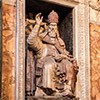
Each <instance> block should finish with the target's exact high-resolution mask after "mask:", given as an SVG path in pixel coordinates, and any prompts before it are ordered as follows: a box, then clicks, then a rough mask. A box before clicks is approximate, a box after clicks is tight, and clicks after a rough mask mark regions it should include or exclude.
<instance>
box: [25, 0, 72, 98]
mask: <svg viewBox="0 0 100 100" xmlns="http://www.w3.org/2000/svg"><path fill="white" fill-rule="evenodd" d="M52 10H54V11H56V12H57V13H58V15H59V23H58V29H59V33H60V37H61V38H62V39H63V40H64V42H65V45H66V50H67V51H69V52H70V54H72V55H73V23H72V20H73V16H72V10H73V9H72V8H69V7H65V6H63V5H58V4H55V3H51V2H46V1H43V0H26V18H28V19H33V20H34V19H35V16H36V14H37V13H40V12H41V13H42V15H43V17H44V18H43V22H46V21H47V16H48V14H49V13H50V12H51V11H52ZM29 13H32V14H33V18H31V17H30V16H29ZM26 63H27V57H26ZM26 65H27V64H26ZM28 70H30V72H31V71H32V70H33V71H34V69H32V70H31V69H28ZM28 70H27V68H26V73H28V75H29V77H30V78H29V77H28V79H29V80H27V79H26V85H27V84H29V85H30V86H29V88H30V90H29V88H28V91H27V87H26V96H27V95H34V93H33V92H34V91H35V88H33V87H34V83H33V82H35V80H33V79H32V76H33V75H32V74H31V73H30V74H29V72H28ZM33 74H34V73H33ZM26 78H27V75H26ZM27 81H28V83H27ZM29 81H30V83H29Z"/></svg>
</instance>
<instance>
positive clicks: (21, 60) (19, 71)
mask: <svg viewBox="0 0 100 100" xmlns="http://www.w3.org/2000/svg"><path fill="white" fill-rule="evenodd" d="M16 10H17V19H16V28H17V29H16V100H25V0H17V9H16Z"/></svg>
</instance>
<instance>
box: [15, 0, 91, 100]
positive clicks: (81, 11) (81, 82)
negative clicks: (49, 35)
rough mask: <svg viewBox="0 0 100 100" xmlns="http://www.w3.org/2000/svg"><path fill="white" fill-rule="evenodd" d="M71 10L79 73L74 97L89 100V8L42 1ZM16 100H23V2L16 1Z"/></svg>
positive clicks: (61, 0)
mask: <svg viewBox="0 0 100 100" xmlns="http://www.w3.org/2000/svg"><path fill="white" fill-rule="evenodd" d="M43 1H46V2H52V3H56V4H60V5H63V6H66V7H71V8H73V34H74V41H73V42H74V55H75V57H76V59H77V61H78V65H79V73H78V83H77V89H76V95H77V96H78V97H79V98H80V100H90V55H89V54H90V53H89V7H88V5H84V4H81V3H79V2H77V1H73V0H71V1H69V0H43ZM16 22H17V29H16V30H17V31H16V100H25V0H17V19H16Z"/></svg>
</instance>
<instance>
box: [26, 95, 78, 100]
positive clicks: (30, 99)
mask: <svg viewBox="0 0 100 100" xmlns="http://www.w3.org/2000/svg"><path fill="white" fill-rule="evenodd" d="M26 100H79V98H75V97H74V98H71V97H68V96H66V97H61V96H43V97H39V96H38V97H37V96H28V97H27V98H26Z"/></svg>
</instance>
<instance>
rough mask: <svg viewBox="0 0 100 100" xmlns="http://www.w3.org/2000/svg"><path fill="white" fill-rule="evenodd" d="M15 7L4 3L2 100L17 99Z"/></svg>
mask: <svg viewBox="0 0 100 100" xmlns="http://www.w3.org/2000/svg"><path fill="white" fill-rule="evenodd" d="M15 21H16V17H15V7H14V6H12V5H9V4H4V3H2V100H14V97H15V94H14V93H15V91H14V90H15V81H14V80H15V28H16V27H15Z"/></svg>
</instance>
